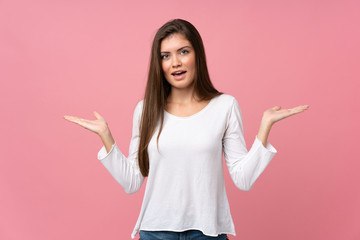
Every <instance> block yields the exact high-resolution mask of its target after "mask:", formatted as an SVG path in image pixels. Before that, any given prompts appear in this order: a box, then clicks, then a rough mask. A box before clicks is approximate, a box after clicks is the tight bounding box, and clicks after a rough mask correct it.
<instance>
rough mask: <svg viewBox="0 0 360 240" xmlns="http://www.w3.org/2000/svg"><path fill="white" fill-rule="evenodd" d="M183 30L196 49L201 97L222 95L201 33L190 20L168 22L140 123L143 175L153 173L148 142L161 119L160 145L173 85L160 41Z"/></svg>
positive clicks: (155, 51) (156, 48)
mask: <svg viewBox="0 0 360 240" xmlns="http://www.w3.org/2000/svg"><path fill="white" fill-rule="evenodd" d="M175 33H180V34H183V35H184V36H185V37H186V39H187V40H188V41H189V42H190V43H191V44H192V46H193V48H194V51H195V59H196V74H195V79H194V92H195V94H196V95H197V96H199V98H200V100H210V99H212V98H213V97H215V96H217V95H220V94H222V93H221V92H219V91H217V90H216V89H215V88H214V86H213V85H212V83H211V81H210V77H209V72H208V69H207V65H206V57H205V50H204V45H203V42H202V39H201V36H200V34H199V32H198V31H197V30H196V28H195V27H194V26H193V25H192V24H191V23H189V22H188V21H185V20H182V19H174V20H171V21H169V22H167V23H165V24H164V25H163V26H162V27H160V28H159V30H158V31H157V33H156V34H155V37H154V41H153V43H152V48H151V58H150V66H149V73H148V81H147V84H146V90H145V96H144V102H143V109H142V116H141V122H140V142H139V149H138V161H139V167H140V171H141V174H142V175H143V176H144V177H146V176H148V174H149V155H148V151H147V148H148V145H149V142H150V140H151V138H152V136H153V135H154V133H155V129H156V126H157V124H158V122H159V120H160V128H159V133H158V136H157V144H158V142H159V136H160V133H161V131H162V127H163V122H164V110H165V105H166V100H167V98H168V96H169V94H170V91H171V85H170V84H169V83H168V82H167V80H166V79H165V75H164V72H163V70H162V67H161V55H160V44H161V41H162V40H163V39H165V38H167V37H168V36H170V35H172V34H175Z"/></svg>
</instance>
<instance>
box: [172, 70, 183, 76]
mask: <svg viewBox="0 0 360 240" xmlns="http://www.w3.org/2000/svg"><path fill="white" fill-rule="evenodd" d="M184 73H186V71H178V72H174V73H172V74H171V75H173V76H179V75H182V74H184Z"/></svg>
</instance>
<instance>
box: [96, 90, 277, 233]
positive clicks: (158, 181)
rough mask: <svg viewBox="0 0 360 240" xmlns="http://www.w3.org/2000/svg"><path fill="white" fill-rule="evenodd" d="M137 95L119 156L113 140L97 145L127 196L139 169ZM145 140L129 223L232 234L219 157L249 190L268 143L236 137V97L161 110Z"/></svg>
mask: <svg viewBox="0 0 360 240" xmlns="http://www.w3.org/2000/svg"><path fill="white" fill-rule="evenodd" d="M142 106H143V100H141V101H139V102H138V104H137V105H136V107H135V111H134V116H133V132H132V138H131V142H130V148H129V156H128V158H126V157H125V156H124V155H123V154H122V152H121V151H120V149H119V148H118V146H117V145H116V143H115V144H114V145H113V147H112V149H111V150H110V152H109V153H107V152H106V149H105V147H104V146H103V147H102V148H101V149H100V151H99V153H98V159H99V160H101V163H102V164H103V165H104V166H105V168H106V169H107V170H108V171H109V172H110V174H111V175H112V176H113V177H114V178H115V180H116V181H117V182H118V183H119V184H120V185H121V186H122V188H123V189H124V190H125V192H126V193H127V194H132V193H135V192H137V191H138V190H139V189H140V187H141V185H142V183H143V181H144V177H143V176H142V175H141V173H140V170H139V166H138V161H137V152H138V144H139V139H140V138H139V123H140V117H141V114H142ZM158 130H159V125H158V126H157V129H156V131H155V134H154V135H153V137H152V139H151V141H150V143H149V146H148V153H149V166H150V169H149V175H148V181H147V184H146V189H145V194H144V199H143V202H142V206H141V210H140V214H139V217H138V220H137V222H136V225H135V228H134V230H133V232H132V234H131V238H132V239H134V238H135V236H136V234H137V233H138V232H139V231H140V230H154V231H156V230H159V231H160V230H162V231H176V232H179V231H186V230H190V229H197V230H200V231H202V232H203V233H204V234H205V235H208V236H213V237H216V236H218V235H219V234H223V233H226V234H232V235H234V236H235V235H236V234H235V227H234V223H233V220H232V217H231V214H230V207H229V203H228V199H227V195H226V190H225V182H224V172H223V155H222V154H223V152H224V157H225V163H226V165H227V168H228V170H229V173H230V176H231V178H232V180H233V182H234V183H235V185H236V186H237V187H238V188H239V189H240V190H243V191H249V190H250V189H251V188H252V186H253V185H254V183H255V181H256V179H257V178H258V177H259V176H260V174H261V173H262V172H263V171H264V170H265V168H266V166H267V165H268V164H269V162H270V161H271V159H272V158H273V156H274V155H275V154H276V152H277V151H276V149H275V148H274V147H273V146H272V145H271V144H270V143H269V142H268V143H267V144H266V147H264V145H263V144H262V143H261V141H260V140H259V139H258V138H257V137H255V141H254V143H253V145H252V147H251V149H250V150H249V151H247V149H246V144H245V140H244V135H243V124H242V115H241V111H240V107H239V104H238V102H237V100H236V99H235V98H234V97H233V96H231V95H228V94H222V95H219V96H217V97H215V98H213V99H212V100H211V101H210V102H209V104H208V105H207V106H206V107H205V108H203V109H202V110H201V111H199V112H198V113H196V114H194V115H192V116H189V117H178V116H174V115H172V114H170V113H168V112H166V111H165V116H164V125H163V130H162V132H161V134H160V137H159V151H158V149H157V146H156V138H157V134H158Z"/></svg>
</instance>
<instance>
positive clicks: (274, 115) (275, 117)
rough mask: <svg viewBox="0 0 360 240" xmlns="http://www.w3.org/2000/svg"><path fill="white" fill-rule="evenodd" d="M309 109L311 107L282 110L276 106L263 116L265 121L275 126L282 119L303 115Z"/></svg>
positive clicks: (303, 106) (301, 106)
mask: <svg viewBox="0 0 360 240" xmlns="http://www.w3.org/2000/svg"><path fill="white" fill-rule="evenodd" d="M308 108H309V105H300V106H297V107H294V108H289V109H281V107H280V106H275V107H273V108H270V109H267V110H266V111H265V112H264V115H263V121H264V122H268V123H269V124H271V125H272V124H274V123H275V122H277V121H280V120H281V119H284V118H287V117H290V116H292V115H294V114H298V113H301V112H303V111H305V110H306V109H308Z"/></svg>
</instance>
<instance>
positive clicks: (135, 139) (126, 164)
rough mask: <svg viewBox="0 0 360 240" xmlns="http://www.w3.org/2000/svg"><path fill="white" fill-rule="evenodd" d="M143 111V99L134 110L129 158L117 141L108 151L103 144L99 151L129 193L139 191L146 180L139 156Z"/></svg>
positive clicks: (111, 171) (115, 177) (102, 159)
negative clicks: (141, 169) (141, 170)
mask: <svg viewBox="0 0 360 240" xmlns="http://www.w3.org/2000/svg"><path fill="white" fill-rule="evenodd" d="M141 112H142V101H140V102H139V103H138V104H137V105H136V107H135V110H134V114H133V129H132V137H131V141H130V147H129V156H128V157H127V158H126V157H125V156H124V154H123V153H122V152H121V151H120V149H119V148H118V146H117V144H116V143H115V144H114V145H113V146H112V148H111V150H110V151H109V152H108V153H107V152H106V149H105V146H102V148H101V149H100V151H99V152H98V159H99V160H100V161H101V163H102V164H103V165H104V167H105V168H106V169H107V170H108V171H109V173H110V174H111V175H112V176H113V177H114V179H115V180H116V181H117V182H118V183H119V184H120V185H121V187H122V188H123V189H124V191H125V192H126V193H127V194H132V193H135V192H137V191H138V190H139V189H140V187H141V185H142V183H143V181H144V177H143V175H142V174H141V172H140V168H139V164H138V157H137V154H138V147H139V140H140V134H139V126H140V117H141Z"/></svg>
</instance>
